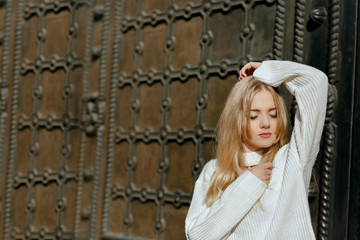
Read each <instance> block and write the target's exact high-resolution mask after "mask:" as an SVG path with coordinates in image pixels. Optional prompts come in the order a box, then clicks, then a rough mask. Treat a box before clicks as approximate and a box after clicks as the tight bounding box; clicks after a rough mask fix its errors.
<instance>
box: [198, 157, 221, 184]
mask: <svg viewBox="0 0 360 240" xmlns="http://www.w3.org/2000/svg"><path fill="white" fill-rule="evenodd" d="M216 163H217V160H216V159H212V160H210V161H208V162H207V163H206V164H205V165H204V167H203V169H202V171H201V174H200V177H202V178H204V179H209V178H210V177H211V176H212V175H213V173H214V172H215V169H216ZM200 177H199V178H200Z"/></svg>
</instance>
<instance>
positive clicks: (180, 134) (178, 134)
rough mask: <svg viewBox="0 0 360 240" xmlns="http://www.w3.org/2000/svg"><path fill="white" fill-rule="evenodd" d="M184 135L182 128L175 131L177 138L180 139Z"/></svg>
mask: <svg viewBox="0 0 360 240" xmlns="http://www.w3.org/2000/svg"><path fill="white" fill-rule="evenodd" d="M184 135H185V130H184V129H183V128H179V130H178V133H177V137H178V140H182V139H183V137H184Z"/></svg>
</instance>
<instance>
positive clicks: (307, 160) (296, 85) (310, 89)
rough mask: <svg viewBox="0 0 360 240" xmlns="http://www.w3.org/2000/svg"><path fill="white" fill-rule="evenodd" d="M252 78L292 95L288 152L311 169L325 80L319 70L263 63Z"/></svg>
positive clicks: (321, 119) (322, 115)
mask: <svg viewBox="0 0 360 240" xmlns="http://www.w3.org/2000/svg"><path fill="white" fill-rule="evenodd" d="M254 77H256V78H257V79H259V80H260V81H262V82H265V83H267V84H269V85H272V86H274V87H277V86H279V85H280V84H281V83H283V82H284V83H285V85H286V87H287V89H288V90H289V91H290V92H291V93H292V94H293V95H294V96H295V98H296V101H297V104H298V109H297V111H296V114H295V123H294V129H293V132H292V134H291V139H290V142H289V150H290V151H291V152H294V153H296V154H297V155H298V157H299V158H298V159H299V164H300V165H301V166H302V167H303V168H309V169H311V168H312V166H313V164H314V162H315V159H316V155H317V153H318V151H319V143H320V139H321V134H322V131H323V127H324V120H325V113H326V102H327V91H328V80H327V76H326V75H325V74H324V73H323V72H321V71H320V70H318V69H316V68H313V67H310V66H307V65H304V64H300V63H295V62H289V61H264V62H263V63H262V64H261V66H260V67H259V68H258V69H257V70H256V71H255V72H254Z"/></svg>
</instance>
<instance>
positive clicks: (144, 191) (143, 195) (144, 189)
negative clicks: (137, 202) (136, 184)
mask: <svg viewBox="0 0 360 240" xmlns="http://www.w3.org/2000/svg"><path fill="white" fill-rule="evenodd" d="M146 197H147V189H146V188H142V189H141V198H143V199H146Z"/></svg>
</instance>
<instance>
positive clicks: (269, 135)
mask: <svg viewBox="0 0 360 240" xmlns="http://www.w3.org/2000/svg"><path fill="white" fill-rule="evenodd" d="M271 135H272V134H271V133H260V134H259V136H260V137H262V138H269V137H271Z"/></svg>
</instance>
